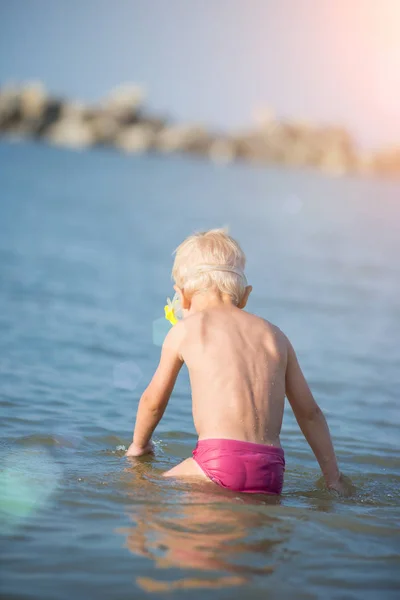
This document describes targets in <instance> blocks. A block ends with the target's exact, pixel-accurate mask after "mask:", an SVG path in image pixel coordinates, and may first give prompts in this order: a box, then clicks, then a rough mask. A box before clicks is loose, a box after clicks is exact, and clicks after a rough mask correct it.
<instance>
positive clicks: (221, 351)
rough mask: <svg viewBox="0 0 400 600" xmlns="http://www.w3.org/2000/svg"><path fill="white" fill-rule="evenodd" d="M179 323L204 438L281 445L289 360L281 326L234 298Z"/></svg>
mask: <svg viewBox="0 0 400 600" xmlns="http://www.w3.org/2000/svg"><path fill="white" fill-rule="evenodd" d="M178 328H181V331H182V333H181V332H178V331H176V334H177V336H176V339H177V341H178V343H179V353H180V355H181V356H182V359H183V361H184V362H185V364H186V366H187V368H188V370H189V376H190V383H191V389H192V402H193V419H194V425H195V428H196V431H197V434H198V436H199V439H206V438H228V439H235V440H242V441H245V442H254V443H257V444H270V445H273V446H280V441H279V434H280V430H281V425H282V417H283V408H284V400H285V372H286V361H287V344H286V338H285V337H284V335H283V334H282V332H281V331H280V330H279V329H278V328H277V327H274V326H273V325H271V324H270V323H268V322H267V321H264V320H263V319H261V318H259V317H256V316H255V315H252V314H249V313H246V312H244V311H242V310H240V309H239V308H236V307H235V306H232V305H231V304H230V305H227V306H226V305H222V306H219V307H217V308H209V309H208V310H204V311H201V312H199V313H196V314H194V315H193V316H191V317H188V318H187V319H185V320H184V321H182V322H181V323H178V325H177V326H176V329H177V330H178Z"/></svg>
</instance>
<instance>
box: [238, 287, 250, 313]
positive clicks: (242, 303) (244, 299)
mask: <svg viewBox="0 0 400 600" xmlns="http://www.w3.org/2000/svg"><path fill="white" fill-rule="evenodd" d="M252 289H253V288H252V286H251V285H247V286H246V288H245V290H244V294H243V297H242V299H241V301H240V302H239V304H238V308H244V307H245V306H246V304H247V300H248V299H249V296H250V294H251V290H252Z"/></svg>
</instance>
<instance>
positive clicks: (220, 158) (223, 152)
mask: <svg viewBox="0 0 400 600" xmlns="http://www.w3.org/2000/svg"><path fill="white" fill-rule="evenodd" d="M208 156H209V157H210V158H211V160H212V161H213V162H215V163H218V164H228V163H231V162H233V161H234V160H235V158H236V156H237V151H236V147H235V141H234V140H233V139H228V138H217V139H216V140H214V141H213V142H212V143H211V145H210V148H209V151H208Z"/></svg>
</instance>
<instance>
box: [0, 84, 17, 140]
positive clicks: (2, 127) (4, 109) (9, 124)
mask: <svg viewBox="0 0 400 600" xmlns="http://www.w3.org/2000/svg"><path fill="white" fill-rule="evenodd" d="M20 120H21V102H20V94H19V89H18V88H17V87H15V86H11V85H10V86H7V87H3V88H2V89H0V131H8V130H9V129H12V128H13V127H14V126H16V125H17V124H18V122H19V121H20Z"/></svg>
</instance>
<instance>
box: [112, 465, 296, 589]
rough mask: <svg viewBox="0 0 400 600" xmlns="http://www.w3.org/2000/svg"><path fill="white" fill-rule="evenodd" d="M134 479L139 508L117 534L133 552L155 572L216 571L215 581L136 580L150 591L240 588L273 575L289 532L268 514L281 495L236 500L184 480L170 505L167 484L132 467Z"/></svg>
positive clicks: (202, 577) (201, 578)
mask: <svg viewBox="0 0 400 600" xmlns="http://www.w3.org/2000/svg"><path fill="white" fill-rule="evenodd" d="M138 466H139V465H138ZM131 474H132V473H131ZM134 480H136V481H134V483H133V485H135V484H136V485H135V505H134V506H132V507H130V509H129V511H128V515H129V518H130V519H131V520H132V522H133V525H132V526H131V527H127V528H124V529H120V530H119V532H120V533H123V534H124V535H125V536H126V546H127V547H128V548H129V550H130V551H131V552H132V553H134V554H136V555H140V556H143V557H146V558H150V559H151V560H153V561H154V563H155V566H156V567H157V568H163V569H166V568H174V567H175V568H176V567H178V568H179V569H190V570H196V571H201V572H218V575H217V577H215V576H213V577H212V578H209V577H207V576H205V575H206V573H204V574H203V573H201V574H200V576H199V575H198V574H197V575H198V576H197V577H194V578H193V577H190V576H189V577H187V576H185V574H184V573H182V575H181V577H180V578H179V579H178V580H175V581H171V580H169V581H159V580H156V579H152V578H148V577H138V578H137V579H136V582H137V584H138V585H139V586H140V587H142V588H143V589H145V590H146V591H153V592H154V591H171V590H174V589H182V588H185V589H188V588H194V587H203V588H204V587H208V588H210V587H212V588H215V587H225V586H239V585H243V584H245V583H247V582H248V581H249V579H250V578H251V577H252V576H257V575H263V576H265V575H268V574H270V573H272V572H273V571H274V567H275V564H276V562H277V559H279V558H280V556H279V555H280V554H281V553H282V551H283V549H282V542H284V541H286V540H287V539H288V534H289V532H290V529H291V526H290V523H288V522H287V521H286V520H285V521H284V522H283V520H282V519H281V518H279V517H277V516H276V515H274V514H271V512H270V511H268V507H269V505H271V504H272V505H274V504H275V505H276V504H279V503H280V498H279V497H278V498H277V497H264V496H257V497H254V496H250V497H243V495H241V496H240V497H235V496H233V495H232V494H230V493H226V492H225V491H222V490H220V489H219V488H216V487H215V486H214V485H213V484H204V483H203V484H201V483H195V484H194V485H191V486H186V487H184V486H185V484H182V483H181V482H180V483H179V484H178V485H179V486H180V487H179V488H178V490H176V487H177V484H176V483H175V484H174V487H175V493H176V492H177V493H178V498H176V502H175V503H174V504H171V489H170V486H169V489H165V486H166V484H165V480H163V481H162V482H158V483H157V482H156V481H150V480H149V479H148V478H146V476H145V474H144V470H143V468H139V469H138V470H136V469H134ZM139 481H140V491H138V489H137V488H138V486H137V484H139ZM137 491H138V493H139V494H140V502H138V499H139V498H138V495H137V493H136V492H137ZM167 499H168V501H169V503H167Z"/></svg>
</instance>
